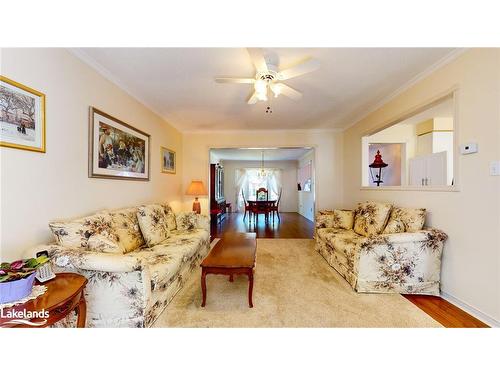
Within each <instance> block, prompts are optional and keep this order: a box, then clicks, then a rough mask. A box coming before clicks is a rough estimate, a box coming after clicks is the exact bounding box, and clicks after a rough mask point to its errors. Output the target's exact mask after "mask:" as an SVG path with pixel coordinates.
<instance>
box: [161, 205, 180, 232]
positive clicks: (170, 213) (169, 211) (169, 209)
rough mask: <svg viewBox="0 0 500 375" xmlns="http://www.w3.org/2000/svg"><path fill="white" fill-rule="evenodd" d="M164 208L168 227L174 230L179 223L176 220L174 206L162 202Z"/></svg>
mask: <svg viewBox="0 0 500 375" xmlns="http://www.w3.org/2000/svg"><path fill="white" fill-rule="evenodd" d="M162 207H163V209H164V210H165V213H166V215H167V227H168V230H169V231H173V230H176V229H177V223H176V222H175V214H174V211H172V207H170V205H169V204H168V203H163V204H162Z"/></svg>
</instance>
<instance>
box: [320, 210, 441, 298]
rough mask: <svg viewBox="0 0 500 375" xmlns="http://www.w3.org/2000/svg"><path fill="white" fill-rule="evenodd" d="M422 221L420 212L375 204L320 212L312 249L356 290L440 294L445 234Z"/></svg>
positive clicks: (421, 211) (423, 216)
mask: <svg viewBox="0 0 500 375" xmlns="http://www.w3.org/2000/svg"><path fill="white" fill-rule="evenodd" d="M424 222H425V209H412V208H401V207H394V206H392V205H391V204H385V203H377V202H365V203H359V204H358V206H357V208H356V209H355V210H333V211H320V212H319V214H318V215H317V218H316V229H315V238H316V250H317V251H318V252H319V253H320V254H321V255H322V256H323V257H324V258H325V260H326V261H327V262H328V264H329V265H330V266H332V267H333V268H334V269H335V270H337V271H338V272H339V273H340V275H342V277H344V278H345V279H346V280H347V282H349V284H351V286H352V287H353V288H354V290H356V291H357V292H369V293H407V294H430V295H439V285H440V272H441V254H442V251H443V246H444V242H445V241H446V239H447V238H448V236H447V235H446V234H445V233H443V232H442V231H440V230H437V229H432V228H423V226H424Z"/></svg>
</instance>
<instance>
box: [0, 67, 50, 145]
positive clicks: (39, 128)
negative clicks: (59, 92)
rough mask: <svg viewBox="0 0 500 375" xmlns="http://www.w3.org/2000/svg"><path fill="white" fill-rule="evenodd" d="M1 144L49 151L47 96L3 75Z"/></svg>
mask: <svg viewBox="0 0 500 375" xmlns="http://www.w3.org/2000/svg"><path fill="white" fill-rule="evenodd" d="M0 146H3V147H12V148H19V149H22V150H29V151H36V152H45V95H44V94H42V93H41V92H38V91H36V90H33V89H32V88H29V87H27V86H24V85H22V84H20V83H18V82H15V81H13V80H11V79H9V78H7V77H4V76H1V75H0Z"/></svg>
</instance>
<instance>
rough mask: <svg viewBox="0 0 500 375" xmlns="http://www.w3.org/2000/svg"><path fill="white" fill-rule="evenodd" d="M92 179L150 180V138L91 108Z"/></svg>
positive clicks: (90, 169)
mask: <svg viewBox="0 0 500 375" xmlns="http://www.w3.org/2000/svg"><path fill="white" fill-rule="evenodd" d="M89 177H94V178H114V179H123V180H142V181H147V180H149V135H148V134H146V133H144V132H143V131H141V130H139V129H136V128H134V127H132V126H130V125H128V124H126V123H124V122H123V121H120V120H118V119H116V118H114V117H112V116H110V115H108V114H106V113H104V112H102V111H100V110H98V109H96V108H93V107H90V121H89Z"/></svg>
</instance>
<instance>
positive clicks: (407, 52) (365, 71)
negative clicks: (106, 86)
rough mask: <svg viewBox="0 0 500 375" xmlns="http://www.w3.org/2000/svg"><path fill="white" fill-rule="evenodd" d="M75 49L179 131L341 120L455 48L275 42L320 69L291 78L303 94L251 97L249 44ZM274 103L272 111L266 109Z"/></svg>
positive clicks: (281, 55) (293, 60)
mask: <svg viewBox="0 0 500 375" xmlns="http://www.w3.org/2000/svg"><path fill="white" fill-rule="evenodd" d="M73 51H74V52H75V54H76V55H77V56H79V57H80V58H82V59H83V60H84V61H86V62H87V63H89V64H90V65H92V66H93V67H94V68H96V69H97V70H99V71H100V72H101V73H103V74H104V75H106V76H107V77H108V78H109V79H111V80H112V81H114V82H115V83H117V84H118V85H120V86H121V87H122V88H124V89H125V90H127V91H128V92H129V93H130V94H132V95H133V96H135V97H136V98H138V99H139V100H140V101H142V102H143V103H145V104H146V105H147V106H149V107H150V108H151V109H153V110H154V111H155V112H157V113H158V114H160V115H161V116H162V117H163V118H165V119H166V120H167V121H168V122H169V123H171V124H172V125H173V126H175V127H176V128H178V129H179V130H182V131H188V130H189V131H191V130H192V131H198V130H202V131H203V130H205V131H209V130H229V129H230V130H259V129H311V128H344V127H345V126H348V125H351V124H352V122H353V121H354V120H355V119H357V118H358V117H359V116H360V114H362V113H363V112H365V111H366V110H368V109H369V108H371V107H372V106H374V105H375V104H377V103H378V102H380V101H381V100H383V99H384V98H386V97H387V96H388V95H390V94H392V93H393V92H394V91H395V90H397V89H399V88H400V87H401V86H403V85H404V84H406V83H407V82H408V81H410V80H412V79H414V78H415V76H417V75H419V74H421V73H422V72H423V71H425V70H426V69H429V68H430V67H431V66H433V65H434V64H436V63H438V62H439V61H440V60H442V59H444V58H446V57H447V56H448V55H450V54H451V53H453V52H455V51H454V50H453V49H449V48H272V49H265V50H264V51H265V52H266V53H267V54H268V55H270V56H271V57H273V58H274V59H278V60H279V67H280V69H284V68H287V67H291V66H293V65H295V64H297V63H300V62H301V61H303V60H304V59H306V58H308V57H314V58H316V59H319V60H320V63H321V67H320V69H319V70H317V71H315V72H312V73H309V74H306V75H303V76H301V77H296V78H292V79H290V80H288V81H287V84H289V85H290V86H291V87H293V88H295V89H297V90H299V91H301V92H302V93H303V97H302V99H301V100H299V101H293V100H291V99H289V98H287V97H284V96H282V95H281V96H279V97H278V98H276V99H274V98H271V99H270V101H268V102H258V103H257V104H255V105H248V104H247V103H246V100H247V99H248V97H249V96H250V94H251V93H252V85H245V84H219V83H215V82H214V77H216V76H232V77H253V76H254V75H255V71H254V67H253V65H252V63H251V61H250V58H249V56H248V53H247V51H246V49H245V48H80V49H75V50H73ZM267 106H271V108H272V111H273V113H272V114H266V113H265V109H266V107H267Z"/></svg>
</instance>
